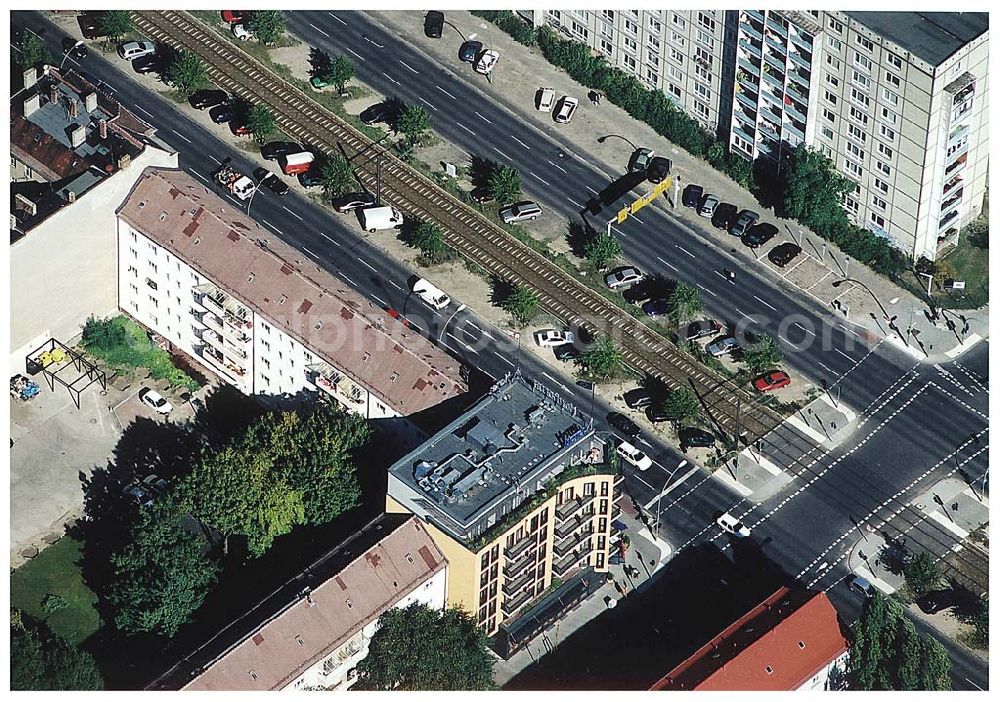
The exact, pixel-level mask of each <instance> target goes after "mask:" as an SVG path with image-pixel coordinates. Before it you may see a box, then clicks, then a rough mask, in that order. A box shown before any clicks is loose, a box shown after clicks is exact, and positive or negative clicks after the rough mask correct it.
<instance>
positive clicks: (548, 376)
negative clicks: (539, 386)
mask: <svg viewBox="0 0 1000 702" xmlns="http://www.w3.org/2000/svg"><path fill="white" fill-rule="evenodd" d="M542 375H543V376H545V377H546V378H548V379H549V380H551V381H552V382H553V383H555V384H556V385H558V386H559V387H561V388H562V389H563V390H565V391H566V392H569V388H567V387H566V386H565V385H563V384H562V383H560V382H559V381H558V380H556V379H555V378H553V377H552V376H551V375H549V374H548V373H546V372H545V371H542Z"/></svg>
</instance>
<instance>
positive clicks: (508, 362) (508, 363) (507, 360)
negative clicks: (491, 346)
mask: <svg viewBox="0 0 1000 702" xmlns="http://www.w3.org/2000/svg"><path fill="white" fill-rule="evenodd" d="M493 353H494V354H496V357H497V358H499V359H500V360H501V361H503V362H504V363H506V364H507V365H508V366H510V367H511V368H513V367H514V362H513V361H511V360H510V359H508V358H507V357H506V356H504V355H502V354H501V353H500V352H499V351H494V352H493Z"/></svg>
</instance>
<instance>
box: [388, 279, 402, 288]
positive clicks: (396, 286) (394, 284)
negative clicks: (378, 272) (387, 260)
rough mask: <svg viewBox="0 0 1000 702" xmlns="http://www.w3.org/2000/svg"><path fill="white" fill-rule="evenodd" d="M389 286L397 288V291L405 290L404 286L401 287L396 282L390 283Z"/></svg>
mask: <svg viewBox="0 0 1000 702" xmlns="http://www.w3.org/2000/svg"><path fill="white" fill-rule="evenodd" d="M389 285H391V286H392V287H394V288H396V290H402V289H403V286H401V285H400V284H399V283H397V282H396V281H395V280H390V281H389Z"/></svg>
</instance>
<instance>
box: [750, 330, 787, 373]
mask: <svg viewBox="0 0 1000 702" xmlns="http://www.w3.org/2000/svg"><path fill="white" fill-rule="evenodd" d="M743 362H744V363H745V364H746V366H747V368H749V369H750V372H751V373H762V372H763V371H765V370H767V369H769V368H773V367H774V366H776V365H777V364H778V363H780V362H781V347H780V346H778V342H777V341H775V340H774V338H773V337H771V336H767V335H766V334H764V335H761V336H760V338H759V339H758V340H757V341H756V343H754V344H752V345H751V346H749V347H747V348H745V349H744V350H743Z"/></svg>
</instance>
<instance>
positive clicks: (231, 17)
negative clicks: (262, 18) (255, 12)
mask: <svg viewBox="0 0 1000 702" xmlns="http://www.w3.org/2000/svg"><path fill="white" fill-rule="evenodd" d="M249 14H250V13H249V12H248V11H247V10H223V11H222V21H223V22H225V23H226V24H236V23H237V22H242V21H243V20H245V19H246V18H247V16H248V15H249Z"/></svg>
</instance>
